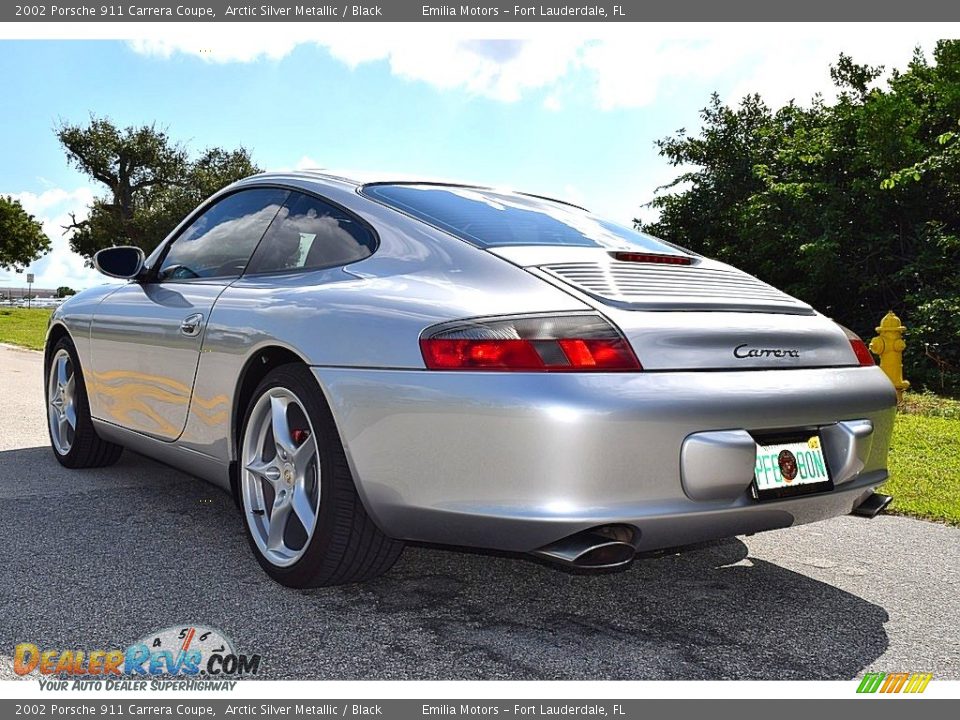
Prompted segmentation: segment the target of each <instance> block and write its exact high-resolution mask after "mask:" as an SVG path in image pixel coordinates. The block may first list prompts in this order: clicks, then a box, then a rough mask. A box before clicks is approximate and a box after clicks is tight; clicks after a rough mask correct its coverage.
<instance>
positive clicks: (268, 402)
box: [239, 364, 403, 588]
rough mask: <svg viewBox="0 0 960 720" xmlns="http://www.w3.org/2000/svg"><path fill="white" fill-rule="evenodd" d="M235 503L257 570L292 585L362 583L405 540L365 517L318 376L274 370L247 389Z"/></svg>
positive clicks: (385, 565) (288, 368)
mask: <svg viewBox="0 0 960 720" xmlns="http://www.w3.org/2000/svg"><path fill="white" fill-rule="evenodd" d="M242 428H243V429H242V433H241V445H240V457H239V461H240V462H239V473H240V478H239V482H240V486H239V490H240V500H241V506H242V509H243V514H244V519H245V525H246V529H247V537H248V539H249V541H250V545H251V547H252V548H253V551H254V554H255V555H256V557H257V560H258V562H259V563H260V565H261V567H263V569H264V570H265V571H266V572H267V573H268V574H269V575H270V577H272V578H273V579H274V580H276V581H277V582H279V583H282V584H284V585H288V586H290V587H298V588H305V587H319V586H325V585H341V584H345V583H351V582H361V581H364V580H369V579H371V578H374V577H377V576H378V575H381V574H382V573H384V572H386V571H387V570H389V569H390V568H391V567H392V566H393V564H394V562H396V560H397V558H398V557H399V556H400V553H401V552H402V551H403V543H401V542H399V541H397V540H394V539H392V538H389V537H387V536H386V535H384V534H383V533H382V532H380V530H379V528H377V526H376V525H375V524H374V522H373V521H372V520H371V519H370V517H369V516H368V515H367V513H366V511H365V509H364V507H363V504H362V503H361V501H360V497H359V496H358V494H357V490H356V486H355V485H354V482H353V477H352V475H351V473H350V469H349V466H348V465H347V459H346V454H345V453H344V450H343V445H342V443H341V441H340V436H339V433H338V432H337V429H336V425H335V424H334V421H333V416H332V415H331V413H330V410H329V408H328V407H327V405H326V403H325V402H324V401H323V398H322V395H321V393H320V390H319V388H318V386H317V383H316V380H315V379H314V378H313V375H312V374H311V373H310V371H309V370H308V369H307V368H306V367H305V366H302V365H295V364H291V365H285V366H282V367H279V368H276V369H275V370H273V371H272V372H270V373H269V374H268V375H267V377H265V378H264V379H263V381H262V382H261V383H260V385H259V386H258V387H257V389H256V390H255V391H254V394H253V399H252V401H251V402H250V405H249V407H248V408H247V412H246V415H245V417H244V422H243V426H242Z"/></svg>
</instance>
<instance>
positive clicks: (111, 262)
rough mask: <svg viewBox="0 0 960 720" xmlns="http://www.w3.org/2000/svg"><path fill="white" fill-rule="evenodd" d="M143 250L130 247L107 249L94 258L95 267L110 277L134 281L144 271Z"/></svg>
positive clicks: (121, 246) (122, 246)
mask: <svg viewBox="0 0 960 720" xmlns="http://www.w3.org/2000/svg"><path fill="white" fill-rule="evenodd" d="M143 261H144V256H143V250H141V249H140V248H138V247H132V246H130V245H120V246H118V247H112V248H105V249H103V250H101V251H99V252H98V253H97V254H96V255H94V256H93V266H94V267H95V268H96V269H97V270H99V271H100V272H102V273H103V274H104V275H109V276H110V277H115V278H123V279H125V280H132V279H133V278H135V277H137V275H139V274H140V271H141V270H143Z"/></svg>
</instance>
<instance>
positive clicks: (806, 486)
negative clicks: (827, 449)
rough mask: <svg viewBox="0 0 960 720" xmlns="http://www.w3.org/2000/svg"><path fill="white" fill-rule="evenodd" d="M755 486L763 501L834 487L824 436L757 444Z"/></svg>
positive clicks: (758, 496) (757, 494)
mask: <svg viewBox="0 0 960 720" xmlns="http://www.w3.org/2000/svg"><path fill="white" fill-rule="evenodd" d="M754 473H755V474H754V489H755V491H756V496H757V498H758V499H760V500H767V499H770V498H781V497H790V496H793V495H805V494H807V493H811V492H822V491H823V490H830V489H832V488H833V482H832V480H831V479H830V473H829V472H828V471H827V463H826V461H825V460H824V457H823V449H822V448H821V447H820V436H819V435H812V436H811V437H809V438H807V439H806V440H797V441H794V442H786V443H773V444H769V445H761V444H760V443H757V466H756V469H755V471H754Z"/></svg>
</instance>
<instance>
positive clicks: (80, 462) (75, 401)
mask: <svg viewBox="0 0 960 720" xmlns="http://www.w3.org/2000/svg"><path fill="white" fill-rule="evenodd" d="M45 380H46V382H45V383H44V384H45V389H46V401H47V430H48V431H49V433H50V444H51V445H52V446H53V454H54V457H56V458H57V460H58V461H59V463H60V464H61V465H63V466H64V467H68V468H95V467H106V466H107V465H113V464H114V463H115V462H116V461H117V460H119V459H120V455H121V453H123V447H122V446H120V445H116V444H115V443H112V442H107V441H106V440H104V439H102V438H101V437H100V436H99V435H97V431H96V430H95V429H94V427H93V421H92V420H91V419H90V405H89V404H88V402H87V387H86V384H85V383H84V380H83V372H82V371H81V369H80V361H79V360H78V358H77V350H76V348H75V347H74V346H73V343H72V342H71V341H70V339H69V338H67V337H62V338H60V339H59V340H58V341H57V343H56V344H55V345H54V346H53V350H52V351H51V353H50V362H49V364H48V365H47V370H46V377H45Z"/></svg>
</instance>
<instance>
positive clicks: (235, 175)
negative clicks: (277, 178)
mask: <svg viewBox="0 0 960 720" xmlns="http://www.w3.org/2000/svg"><path fill="white" fill-rule="evenodd" d="M57 138H58V139H59V141H60V143H61V145H62V146H63V148H64V150H65V152H66V155H67V161H68V162H69V163H70V164H71V165H73V166H74V167H76V168H77V169H78V170H80V171H81V172H84V173H85V174H87V175H89V176H90V177H91V178H93V179H94V180H97V181H98V182H100V183H102V184H103V185H105V186H106V188H107V190H108V194H107V195H105V196H103V197H100V198H97V199H96V200H94V202H93V204H92V205H91V206H90V208H89V210H88V214H87V217H86V219H84V220H81V221H77V220H76V218H75V217H73V218H72V222H71V224H70V226H68V228H67V229H68V230H74V233H73V236H72V237H71V239H70V245H71V247H72V248H73V250H74V251H75V252H77V253H79V254H81V255H83V256H84V257H86V258H92V257H93V255H94V254H95V253H96V252H97V251H98V250H101V249H103V248H105V247H112V246H114V245H136V246H139V247H141V248H143V249H144V251H145V252H148V253H149V252H150V251H151V250H152V249H153V248H154V247H155V246H156V245H157V243H159V242H160V241H161V240H163V238H164V237H165V236H166V235H167V233H169V232H170V231H171V230H172V229H173V228H174V227H175V226H176V225H177V223H178V222H180V220H182V219H183V217H184V215H186V214H187V213H188V212H190V211H191V210H192V209H193V208H194V207H195V206H196V205H198V204H199V203H200V202H201V201H202V200H203V199H204V198H206V197H207V196H209V195H210V194H212V193H213V192H214V191H216V190H218V189H220V188H221V187H223V186H225V185H228V184H230V183H231V182H234V181H236V180H239V179H240V178H242V177H246V176H247V175H252V174H254V173H256V172H259V171H260V169H259V168H257V167H256V166H255V165H254V164H253V162H252V160H251V158H250V154H249V152H248V151H247V150H246V149H244V148H238V149H236V150H223V149H221V148H211V149H208V150H206V151H204V152H203V153H202V154H201V155H200V157H199V158H197V159H195V160H191V159H190V156H189V154H188V152H187V150H186V149H185V147H184V146H183V145H181V144H179V143H175V142H174V141H173V140H171V139H170V137H169V136H168V135H167V133H166V131H164V130H159V129H158V128H157V127H156V126H155V125H143V126H141V127H127V128H125V129H123V130H120V129H119V128H117V127H116V126H115V125H114V124H113V123H112V122H111V121H110V120H108V119H105V118H97V117H91V118H90V122H89V123H88V124H87V125H85V126H81V125H68V124H62V125H61V126H60V127H59V128H58V129H57Z"/></svg>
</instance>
